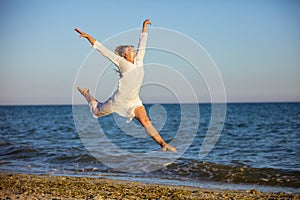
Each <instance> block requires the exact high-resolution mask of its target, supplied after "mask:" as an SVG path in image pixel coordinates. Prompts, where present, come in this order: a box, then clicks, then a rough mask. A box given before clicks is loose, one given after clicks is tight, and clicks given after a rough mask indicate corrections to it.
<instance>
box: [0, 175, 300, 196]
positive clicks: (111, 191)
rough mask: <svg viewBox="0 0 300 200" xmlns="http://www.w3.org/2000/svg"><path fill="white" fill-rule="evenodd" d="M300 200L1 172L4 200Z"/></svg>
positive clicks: (0, 189)
mask: <svg viewBox="0 0 300 200" xmlns="http://www.w3.org/2000/svg"><path fill="white" fill-rule="evenodd" d="M53 198H55V199H257V198H263V199H270V198H273V199H300V194H288V193H282V192H279V193H274V192H260V191H258V190H255V189H251V190H223V189H204V188H197V187H190V186H170V185H158V184H148V183H141V182H132V181H123V180H114V179H107V178H86V177H70V176H51V175H29V174H13V173H3V172H0V199H53Z"/></svg>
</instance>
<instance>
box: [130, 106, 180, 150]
mask: <svg viewBox="0 0 300 200" xmlns="http://www.w3.org/2000/svg"><path fill="white" fill-rule="evenodd" d="M134 114H135V118H136V119H137V120H138V121H139V122H140V123H141V124H142V126H143V127H144V128H145V131H146V132H147V134H148V135H149V136H151V137H152V138H153V139H154V140H155V141H156V142H157V143H158V144H159V145H160V146H161V147H162V151H167V150H170V151H172V152H176V149H175V148H174V147H172V146H171V145H169V144H167V143H166V142H165V141H164V140H163V139H162V137H161V136H160V134H159V133H158V132H157V130H156V129H155V127H154V126H153V125H152V123H151V121H150V120H149V118H148V116H147V113H146V110H145V108H144V106H140V107H137V108H136V109H135V110H134Z"/></svg>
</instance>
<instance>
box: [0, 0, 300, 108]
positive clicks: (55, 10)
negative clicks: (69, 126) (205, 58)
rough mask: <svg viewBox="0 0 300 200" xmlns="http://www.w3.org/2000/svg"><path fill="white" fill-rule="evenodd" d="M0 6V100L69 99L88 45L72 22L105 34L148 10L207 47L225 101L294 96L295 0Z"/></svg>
mask: <svg viewBox="0 0 300 200" xmlns="http://www.w3.org/2000/svg"><path fill="white" fill-rule="evenodd" d="M0 9H1V10H0V26H1V32H0V34H1V37H0V43H1V49H0V51H1V54H0V91H1V95H0V105H10V104H71V103H72V92H73V84H74V79H75V77H76V73H77V71H78V69H79V67H80V65H81V63H82V62H83V60H84V59H85V58H86V56H87V55H88V54H89V52H90V51H91V50H92V49H91V47H90V45H88V43H87V42H85V41H82V40H79V39H78V35H77V34H76V33H75V32H74V31H73V29H74V28H75V27H79V28H81V29H82V30H84V31H86V32H88V33H90V34H92V35H93V36H94V37H96V38H97V39H98V40H99V41H104V40H106V39H107V38H110V37H111V36H113V35H115V34H118V33H120V32H122V31H126V30H130V29H134V28H140V27H141V24H142V22H143V20H144V19H146V18H150V19H151V21H152V23H153V27H163V28H168V29H172V30H175V31H178V32H181V33H183V34H185V35H187V36H189V37H191V38H193V39H194V40H195V41H196V42H198V43H199V44H201V45H202V46H203V47H204V48H205V49H206V51H207V52H208V53H209V55H210V56H211V58H212V59H213V60H214V62H215V63H216V65H217V66H218V69H219V71H220V73H221V75H222V78H223V81H224V85H225V89H226V95H227V100H228V101H229V102H253V101H254V102H256V101H300V89H299V85H300V77H299V76H300V56H299V55H300V37H299V35H300V1H297V0H294V1H292V0H286V1H279V0H278V1H276V0H265V1H259V0H252V1H246V0H245V1H243V0H232V1H230V0H229V1H221V0H219V1H196V0H195V1H168V0H166V1H158V0H157V1H76V0H74V1H61V0H60V1H58V0H53V1H38V0H28V1H17V0H11V1H10V0H3V1H0ZM149 37H151V35H149ZM187 78H188V77H187ZM112 81H115V79H113V80H112ZM112 84H114V83H112ZM157 93H158V94H157ZM153 95H154V96H156V98H154V99H155V100H154V99H152V101H156V100H157V101H159V100H160V99H159V98H158V97H160V96H162V94H159V91H158V92H156V93H155V92H153ZM150 101H151V99H150ZM161 101H167V99H162V100H161Z"/></svg>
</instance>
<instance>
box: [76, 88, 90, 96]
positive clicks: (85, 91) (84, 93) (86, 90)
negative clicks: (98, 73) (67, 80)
mask: <svg viewBox="0 0 300 200" xmlns="http://www.w3.org/2000/svg"><path fill="white" fill-rule="evenodd" d="M77 90H78V91H79V92H80V93H81V94H82V95H83V96H86V95H87V94H89V92H90V90H89V89H88V88H81V87H79V86H78V87H77Z"/></svg>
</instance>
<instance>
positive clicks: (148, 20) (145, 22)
mask: <svg viewBox="0 0 300 200" xmlns="http://www.w3.org/2000/svg"><path fill="white" fill-rule="evenodd" d="M148 24H150V25H152V23H151V22H150V19H146V20H145V21H144V26H145V25H148Z"/></svg>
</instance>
